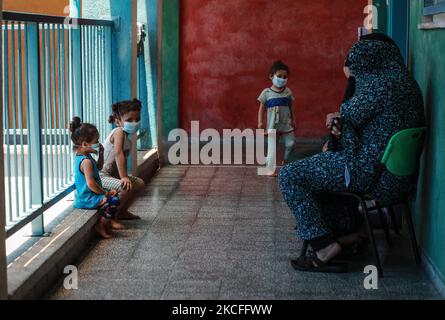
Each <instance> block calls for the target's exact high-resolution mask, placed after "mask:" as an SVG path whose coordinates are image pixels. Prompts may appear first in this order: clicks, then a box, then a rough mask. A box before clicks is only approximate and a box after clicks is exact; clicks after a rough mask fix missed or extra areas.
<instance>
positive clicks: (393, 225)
mask: <svg viewBox="0 0 445 320" xmlns="http://www.w3.org/2000/svg"><path fill="white" fill-rule="evenodd" d="M387 209H388V211H389V215H390V216H391V222H392V228H393V230H394V232H395V233H396V234H397V235H400V230H399V227H398V226H397V220H396V213H395V212H394V207H393V206H390V207H388V208H387Z"/></svg>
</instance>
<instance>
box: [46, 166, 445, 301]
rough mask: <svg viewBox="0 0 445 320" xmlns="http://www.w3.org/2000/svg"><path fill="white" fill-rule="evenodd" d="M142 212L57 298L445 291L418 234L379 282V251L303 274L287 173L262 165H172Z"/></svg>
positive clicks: (381, 295) (400, 244) (98, 249)
mask: <svg viewBox="0 0 445 320" xmlns="http://www.w3.org/2000/svg"><path fill="white" fill-rule="evenodd" d="M132 211H133V212H135V213H138V214H140V215H141V216H142V217H143V220H142V221H139V222H131V223H129V227H130V229H129V230H126V231H123V232H120V233H119V234H118V235H117V236H116V237H115V238H114V239H112V240H108V241H100V242H96V243H93V244H92V245H91V248H90V251H89V252H87V253H86V254H85V257H84V259H83V261H82V262H81V263H80V264H79V289H78V290H75V291H67V290H65V289H63V288H55V289H54V291H53V292H52V294H51V295H50V297H51V298H52V299H286V300H287V299H440V296H439V295H438V293H437V292H436V290H435V289H434V287H433V285H432V284H431V283H430V282H429V281H428V279H427V278H426V276H425V275H424V274H423V273H422V272H421V271H420V270H419V269H418V268H416V267H415V266H414V263H413V261H412V256H411V251H410V247H409V241H407V239H406V237H404V236H399V237H396V238H395V244H396V246H395V248H394V249H391V250H387V249H386V246H385V243H384V241H383V239H382V238H381V236H380V234H379V235H378V240H379V243H381V248H380V249H381V254H382V258H383V261H384V268H385V271H386V274H385V278H384V279H381V280H380V282H379V289H378V290H375V291H368V290H365V289H364V286H363V280H364V276H365V275H364V274H363V269H364V266H365V265H367V264H370V262H371V260H370V259H369V257H367V256H364V257H358V258H355V259H354V260H352V261H351V269H352V270H351V272H350V273H348V274H343V275H332V274H309V273H299V272H296V271H294V270H293V269H292V267H291V265H290V260H291V259H292V258H295V257H297V255H298V250H299V248H300V246H301V244H300V243H299V242H298V241H297V240H296V239H295V231H294V226H295V221H294V218H293V215H292V212H291V211H290V210H289V209H288V207H287V206H286V204H285V203H284V202H283V200H282V197H281V194H280V192H279V188H278V185H277V180H276V179H273V178H267V177H260V176H257V175H256V169H255V168H252V167H244V168H241V167H231V168H222V167H220V168H216V167H166V168H164V169H162V170H161V171H160V172H159V173H158V174H157V176H156V177H155V178H154V179H153V180H152V181H151V183H150V184H149V185H148V186H147V187H146V190H145V193H144V194H143V196H141V197H140V198H138V199H137V200H136V202H135V203H134V205H133V206H132Z"/></svg>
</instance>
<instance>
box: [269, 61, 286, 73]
mask: <svg viewBox="0 0 445 320" xmlns="http://www.w3.org/2000/svg"><path fill="white" fill-rule="evenodd" d="M280 70H284V71H287V73H288V74H290V69H289V67H288V66H287V65H285V64H284V62H283V61H281V60H278V61H275V62H274V64H273V65H272V67H270V71H269V75H275V73H277V72H278V71H280Z"/></svg>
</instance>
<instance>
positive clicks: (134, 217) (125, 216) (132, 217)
mask: <svg viewBox="0 0 445 320" xmlns="http://www.w3.org/2000/svg"><path fill="white" fill-rule="evenodd" d="M119 220H141V217H139V216H137V215H135V214H133V213H131V212H130V211H127V212H125V213H121V214H119Z"/></svg>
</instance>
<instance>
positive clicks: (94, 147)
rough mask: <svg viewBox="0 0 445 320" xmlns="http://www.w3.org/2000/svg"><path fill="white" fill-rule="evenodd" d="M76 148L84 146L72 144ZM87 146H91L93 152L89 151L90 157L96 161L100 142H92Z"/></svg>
mask: <svg viewBox="0 0 445 320" xmlns="http://www.w3.org/2000/svg"><path fill="white" fill-rule="evenodd" d="M74 147H76V148H86V147H85V146H80V145H74ZM88 148H91V149H93V150H94V152H92V153H90V155H91V157H92V158H93V159H94V160H96V162H97V161H98V160H99V153H100V143H96V144H93V145H91V146H88Z"/></svg>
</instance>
